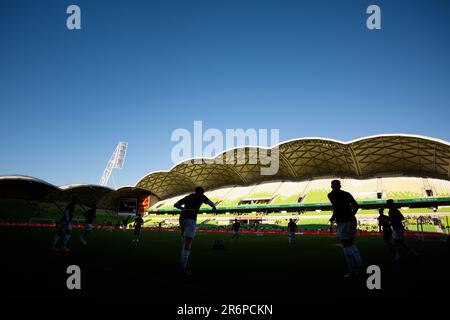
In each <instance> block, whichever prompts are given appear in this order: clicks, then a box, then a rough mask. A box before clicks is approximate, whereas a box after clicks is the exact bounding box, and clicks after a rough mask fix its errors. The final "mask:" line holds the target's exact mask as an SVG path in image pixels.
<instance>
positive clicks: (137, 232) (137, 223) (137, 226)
mask: <svg viewBox="0 0 450 320" xmlns="http://www.w3.org/2000/svg"><path fill="white" fill-rule="evenodd" d="M143 224H144V220H143V219H142V216H141V215H140V214H137V217H136V219H135V220H134V239H133V242H139V240H141V230H142V225H143Z"/></svg>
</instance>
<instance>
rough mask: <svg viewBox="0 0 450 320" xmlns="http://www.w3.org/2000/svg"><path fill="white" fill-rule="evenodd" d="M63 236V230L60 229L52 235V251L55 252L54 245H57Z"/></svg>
mask: <svg viewBox="0 0 450 320" xmlns="http://www.w3.org/2000/svg"><path fill="white" fill-rule="evenodd" d="M63 234H64V231H63V229H62V228H61V227H59V228H58V230H56V232H55V234H54V235H53V239H52V250H56V245H57V244H58V241H59V239H60V238H61V237H62V235H63Z"/></svg>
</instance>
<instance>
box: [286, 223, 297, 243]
mask: <svg viewBox="0 0 450 320" xmlns="http://www.w3.org/2000/svg"><path fill="white" fill-rule="evenodd" d="M296 231H297V224H296V223H295V222H294V220H293V219H289V223H288V243H289V244H291V243H294V242H295V232H296Z"/></svg>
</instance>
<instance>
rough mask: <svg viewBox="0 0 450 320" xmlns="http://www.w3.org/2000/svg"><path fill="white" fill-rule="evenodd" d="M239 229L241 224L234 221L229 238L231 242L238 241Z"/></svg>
mask: <svg viewBox="0 0 450 320" xmlns="http://www.w3.org/2000/svg"><path fill="white" fill-rule="evenodd" d="M240 227H241V224H240V223H239V222H238V220H237V219H234V223H233V225H232V226H231V229H232V232H233V235H232V236H231V240H237V239H239V228H240Z"/></svg>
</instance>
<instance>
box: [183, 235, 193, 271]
mask: <svg viewBox="0 0 450 320" xmlns="http://www.w3.org/2000/svg"><path fill="white" fill-rule="evenodd" d="M192 240H193V239H192V238H190V237H183V246H182V248H181V268H182V269H184V270H186V269H187V265H188V261H189V255H190V253H191V247H192Z"/></svg>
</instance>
